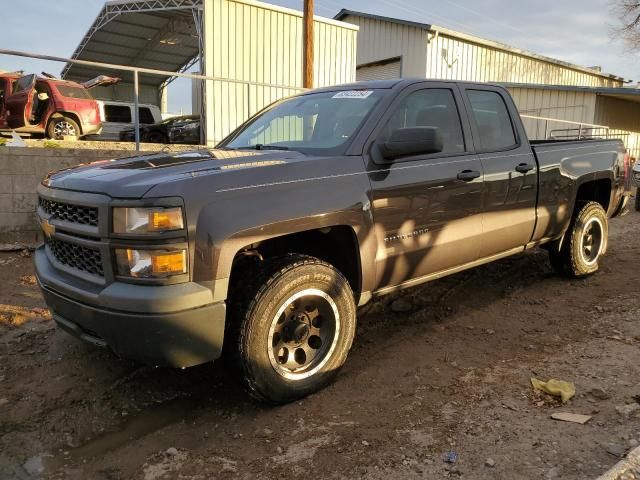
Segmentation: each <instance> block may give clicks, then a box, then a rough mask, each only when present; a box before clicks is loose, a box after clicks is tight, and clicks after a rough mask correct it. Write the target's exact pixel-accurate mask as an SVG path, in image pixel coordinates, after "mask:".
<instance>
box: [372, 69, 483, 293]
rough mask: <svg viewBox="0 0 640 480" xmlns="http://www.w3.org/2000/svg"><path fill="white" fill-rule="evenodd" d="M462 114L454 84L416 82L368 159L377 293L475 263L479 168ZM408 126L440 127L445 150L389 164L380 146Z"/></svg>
mask: <svg viewBox="0 0 640 480" xmlns="http://www.w3.org/2000/svg"><path fill="white" fill-rule="evenodd" d="M461 112H462V113H464V106H463V102H462V98H461V95H460V92H459V90H458V88H457V87H456V86H455V85H454V84H447V83H442V84H436V83H432V82H429V83H428V84H426V83H425V84H418V85H414V86H412V87H410V88H409V89H407V91H405V92H404V93H403V94H402V95H401V96H400V97H399V98H398V99H396V101H395V102H394V104H392V106H391V108H390V109H389V110H388V113H387V114H386V115H385V117H384V118H383V120H382V122H381V123H380V125H378V127H377V129H376V130H375V131H374V133H373V138H374V141H373V144H372V145H371V147H370V148H369V149H368V152H369V155H368V157H366V158H367V163H368V165H367V169H368V173H369V178H370V181H371V186H372V198H371V208H372V215H373V220H374V224H375V227H374V228H375V232H376V236H377V245H378V251H377V255H376V270H377V289H382V288H384V287H386V286H393V285H398V284H401V283H404V282H408V281H410V280H414V279H419V278H420V277H424V276H427V275H429V274H433V273H436V272H441V271H444V270H447V269H450V268H452V267H456V266H459V265H463V264H465V263H469V262H472V261H474V260H476V259H477V258H478V254H479V241H478V240H479V239H480V237H481V235H482V223H481V219H480V213H481V206H482V185H483V175H482V164H481V162H480V160H479V159H478V157H477V155H475V153H474V152H473V146H472V142H471V135H470V129H469V125H468V122H467V120H466V115H465V114H463V115H461ZM404 127H436V128H438V129H439V131H440V133H441V134H442V137H443V150H442V152H440V153H437V154H423V155H414V156H410V157H405V158H400V159H396V160H393V161H392V162H389V161H385V160H384V159H383V158H382V157H381V154H380V153H379V145H381V144H382V143H384V142H385V141H386V139H387V138H388V137H389V135H390V134H391V132H392V131H393V130H395V129H397V128H404Z"/></svg>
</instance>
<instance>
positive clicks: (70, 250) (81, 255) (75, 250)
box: [46, 238, 104, 277]
mask: <svg viewBox="0 0 640 480" xmlns="http://www.w3.org/2000/svg"><path fill="white" fill-rule="evenodd" d="M46 243H47V246H48V247H49V250H51V253H52V254H53V256H54V257H55V259H56V260H58V261H59V262H60V263H62V264H63V265H66V266H67V267H71V268H75V269H77V270H80V271H83V272H87V273H90V274H92V275H99V276H101V277H102V276H104V271H103V270H102V255H100V251H99V250H94V249H92V248H87V247H83V246H81V245H76V244H75V243H69V242H65V241H63V240H59V239H56V238H48V239H47V240H46Z"/></svg>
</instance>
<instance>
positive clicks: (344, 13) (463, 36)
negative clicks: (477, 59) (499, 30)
mask: <svg viewBox="0 0 640 480" xmlns="http://www.w3.org/2000/svg"><path fill="white" fill-rule="evenodd" d="M426 14H427V15H428V12H427V13H426ZM348 16H354V17H363V18H370V19H373V20H379V21H382V22H390V23H396V24H399V25H407V26H410V27H415V28H419V29H420V30H426V31H430V32H434V33H435V32H439V33H440V34H444V35H448V36H450V37H454V38H458V39H460V40H464V41H467V42H471V43H476V44H478V45H484V46H487V47H491V48H496V49H499V50H504V51H508V52H512V53H516V54H518V55H522V56H525V57H530V58H534V59H536V60H540V61H542V62H546V63H553V64H556V65H560V66H563V67H565V68H570V69H572V70H578V71H582V72H585V73H589V74H591V75H596V76H599V77H604V78H609V79H614V80H618V81H624V78H622V77H619V76H617V75H612V74H610V73H603V72H601V71H599V70H595V69H593V68H587V67H583V66H581V65H575V64H573V63H569V62H565V61H563V60H558V59H556V58H551V57H546V56H544V55H540V54H537V53H534V52H530V51H528V50H523V49H520V48H516V47H512V46H511V45H507V44H505V43H500V42H496V41H494V40H488V39H486V38H481V37H477V36H475V35H470V34H468V33H463V32H458V31H455V30H451V29H448V28H445V27H440V26H438V25H433V24H430V23H418V22H413V21H410V20H403V19H400V18H392V17H384V16H381V15H373V14H371V13H364V12H357V11H355V10H347V9H346V8H343V9H342V10H340V11H339V12H338V13H337V14H336V16H335V17H333V18H335V19H336V20H341V21H344V19H345V18H346V17H348Z"/></svg>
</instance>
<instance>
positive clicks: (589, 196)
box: [576, 178, 611, 212]
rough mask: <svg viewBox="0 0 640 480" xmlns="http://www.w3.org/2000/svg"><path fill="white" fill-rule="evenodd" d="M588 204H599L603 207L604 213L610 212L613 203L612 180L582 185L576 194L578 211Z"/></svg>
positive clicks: (606, 179) (595, 181)
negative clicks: (610, 205) (582, 205)
mask: <svg viewBox="0 0 640 480" xmlns="http://www.w3.org/2000/svg"><path fill="white" fill-rule="evenodd" d="M586 202H597V203H599V204H600V205H602V208H604V211H605V212H607V211H609V203H610V202H611V180H609V179H608V178H602V179H600V180H593V181H591V182H586V183H583V184H582V185H580V187H579V188H578V193H577V194H576V209H579V208H580V206H579V205H581V204H584V203H586Z"/></svg>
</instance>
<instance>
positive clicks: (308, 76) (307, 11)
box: [302, 0, 313, 88]
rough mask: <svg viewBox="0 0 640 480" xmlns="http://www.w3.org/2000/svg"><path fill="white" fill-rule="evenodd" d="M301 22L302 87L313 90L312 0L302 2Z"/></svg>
mask: <svg viewBox="0 0 640 480" xmlns="http://www.w3.org/2000/svg"><path fill="white" fill-rule="evenodd" d="M302 22H303V23H302V41H303V42H304V44H303V46H302V56H303V59H302V69H303V72H302V86H303V87H304V88H313V0H304V18H303V20H302Z"/></svg>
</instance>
